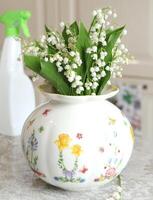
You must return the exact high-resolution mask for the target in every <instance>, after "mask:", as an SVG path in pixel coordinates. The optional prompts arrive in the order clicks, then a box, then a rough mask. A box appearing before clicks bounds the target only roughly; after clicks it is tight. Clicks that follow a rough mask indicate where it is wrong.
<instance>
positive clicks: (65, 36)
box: [62, 26, 69, 46]
mask: <svg viewBox="0 0 153 200" xmlns="http://www.w3.org/2000/svg"><path fill="white" fill-rule="evenodd" d="M66 30H67V28H66V26H65V27H64V29H63V31H62V36H63V38H64V40H65V44H66V45H67V46H68V39H69V36H68V34H67V33H66Z"/></svg>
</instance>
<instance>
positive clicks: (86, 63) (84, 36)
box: [76, 22, 92, 82]
mask: <svg viewBox="0 0 153 200" xmlns="http://www.w3.org/2000/svg"><path fill="white" fill-rule="evenodd" d="M90 46H91V40H90V38H89V34H88V31H87V30H86V28H85V26H84V24H83V23H82V22H81V23H80V29H79V35H78V39H77V44H76V47H77V49H78V51H79V52H80V55H81V59H82V61H83V63H82V66H81V67H79V68H78V71H77V72H78V73H79V74H80V75H81V76H82V78H83V81H84V82H85V79H86V77H87V74H88V72H89V68H90V67H91V61H92V60H91V58H90V56H89V54H87V53H86V49H87V48H88V47H90Z"/></svg>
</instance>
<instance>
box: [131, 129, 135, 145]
mask: <svg viewBox="0 0 153 200" xmlns="http://www.w3.org/2000/svg"><path fill="white" fill-rule="evenodd" d="M130 135H131V137H132V141H133V142H134V139H135V137H134V131H133V128H132V126H130Z"/></svg>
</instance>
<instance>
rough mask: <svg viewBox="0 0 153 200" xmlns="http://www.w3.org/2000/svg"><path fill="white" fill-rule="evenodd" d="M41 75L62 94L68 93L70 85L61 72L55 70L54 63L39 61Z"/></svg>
mask: <svg viewBox="0 0 153 200" xmlns="http://www.w3.org/2000/svg"><path fill="white" fill-rule="evenodd" d="M40 74H41V76H43V77H44V78H45V79H47V80H48V81H49V82H50V83H51V84H52V85H53V87H54V88H55V89H56V90H57V91H58V92H59V93H60V94H63V95H69V94H70V86H69V84H68V82H67V81H66V80H65V77H64V75H63V74H62V73H60V72H58V71H57V67H56V66H55V64H54V63H50V62H44V61H41V71H40Z"/></svg>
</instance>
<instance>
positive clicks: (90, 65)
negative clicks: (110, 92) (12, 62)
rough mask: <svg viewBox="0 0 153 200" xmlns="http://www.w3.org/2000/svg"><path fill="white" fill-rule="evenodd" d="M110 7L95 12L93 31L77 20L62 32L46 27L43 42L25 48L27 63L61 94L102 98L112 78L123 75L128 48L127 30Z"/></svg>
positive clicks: (126, 62)
mask: <svg viewBox="0 0 153 200" xmlns="http://www.w3.org/2000/svg"><path fill="white" fill-rule="evenodd" d="M116 17H117V14H116V13H115V12H113V11H112V10H111V9H110V8H104V9H99V10H94V11H93V20H92V22H91V25H90V28H89V29H87V28H86V27H85V25H84V24H83V23H82V22H80V23H79V24H78V23H77V22H76V21H75V22H74V23H72V24H71V25H68V24H65V23H64V22H61V23H60V26H61V28H62V31H61V33H60V32H58V31H55V30H52V29H49V28H48V27H45V29H46V34H45V35H43V36H42V38H41V39H40V41H35V42H30V43H29V44H26V45H25V49H24V61H25V64H26V66H27V67H28V68H30V69H31V70H33V71H34V72H35V73H36V74H39V75H40V76H42V77H43V78H44V79H45V80H47V82H48V83H49V84H50V85H51V86H52V87H53V88H54V89H55V91H56V92H57V93H59V94H63V95H100V94H101V93H102V90H103V89H104V87H105V86H106V85H110V84H111V82H110V80H111V78H115V77H121V76H122V66H123V65H125V64H128V58H129V55H128V49H127V48H126V47H125V45H124V44H122V43H121V40H122V37H123V36H124V35H126V33H127V31H126V30H125V27H124V26H122V27H117V26H116V23H115V18H116Z"/></svg>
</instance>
